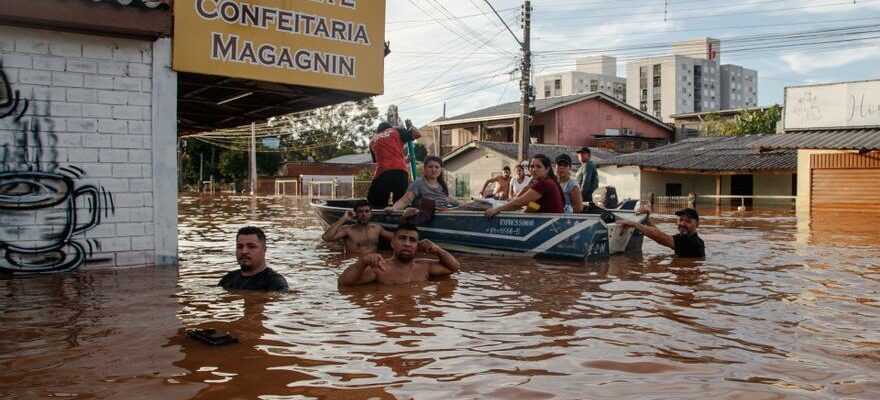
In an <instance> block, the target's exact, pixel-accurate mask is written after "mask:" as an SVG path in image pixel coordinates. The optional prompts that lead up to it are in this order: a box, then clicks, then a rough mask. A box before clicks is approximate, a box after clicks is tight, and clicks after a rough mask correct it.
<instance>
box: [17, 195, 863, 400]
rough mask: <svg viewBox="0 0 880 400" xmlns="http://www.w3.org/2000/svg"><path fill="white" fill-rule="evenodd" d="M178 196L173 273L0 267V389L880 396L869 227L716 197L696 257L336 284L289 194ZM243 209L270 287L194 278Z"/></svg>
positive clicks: (219, 271) (220, 395)
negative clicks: (256, 233)
mask: <svg viewBox="0 0 880 400" xmlns="http://www.w3.org/2000/svg"><path fill="white" fill-rule="evenodd" d="M180 210H181V216H180V251H181V257H182V258H183V261H182V262H181V267H180V271H179V276H178V272H177V271H174V270H169V269H162V268H159V269H142V270H131V271H117V272H87V271H80V272H77V273H75V274H71V275H66V276H48V277H32V278H24V279H19V278H16V279H12V280H0V295H3V298H4V302H3V308H4V312H3V316H2V317H0V323H2V326H3V327H4V333H5V334H4V335H2V336H0V397H9V398H44V397H69V398H83V399H85V398H90V399H91V398H99V399H117V398H163V399H187V398H197V399H239V398H240V399H253V398H263V399H310V398H315V399H339V398H350V399H368V398H375V399H392V398H417V399H426V398H427V399H431V398H436V399H452V398H455V399H458V398H502V399H523V398H525V399H549V398H560V399H570V398H590V399H605V398H614V399H621V398H633V399H636V398H640V399H641V398H708V397H718V398H731V399H732V398H749V399H751V398H755V399H765V398H766V399H770V398H773V399H775V398H807V399H810V398H812V399H825V398H854V399H876V398H880V383H878V381H880V380H878V373H877V372H876V371H878V370H880V319H878V316H880V309H878V308H880V304H878V301H880V244H878V243H880V233H878V230H876V229H865V228H864V226H865V225H866V222H865V221H864V220H859V221H850V222H849V225H845V227H841V228H840V229H838V227H836V226H835V221H836V222H837V223H838V225H839V224H841V223H843V221H841V220H840V219H829V220H828V221H826V222H816V223H815V224H814V226H812V227H810V226H807V227H806V228H805V227H804V226H799V225H798V224H797V220H796V219H795V218H794V217H793V216H791V215H790V214H786V213H779V212H765V213H747V214H741V213H736V212H722V213H720V214H716V215H714V216H713V215H706V216H704V218H703V224H702V227H701V236H702V237H703V238H704V239H705V240H706V243H707V253H708V255H709V257H708V259H707V260H705V261H694V260H679V259H674V258H672V257H670V255H669V254H670V251H668V250H667V249H664V248H661V247H660V246H658V245H656V244H654V243H650V242H648V241H646V243H645V247H644V252H643V254H641V255H637V256H615V257H612V258H611V259H609V260H606V261H602V262H597V263H587V264H584V263H571V262H553V261H546V260H531V259H497V258H486V257H477V256H462V257H461V260H462V265H463V267H462V272H461V273H459V274H456V275H454V276H453V277H452V279H445V280H439V281H430V282H422V283H413V284H407V285H400V286H389V287H377V286H366V287H357V288H351V289H345V290H339V289H338V288H337V287H336V277H337V276H338V274H339V273H341V271H342V270H343V269H344V268H345V267H346V266H348V265H349V264H350V263H351V262H352V260H349V259H346V258H345V257H344V256H341V255H340V251H341V247H340V246H338V245H335V244H330V245H328V244H323V243H321V242H320V235H321V233H322V230H321V228H320V225H319V224H318V222H317V220H315V219H314V217H313V216H312V213H311V211H310V210H309V209H308V206H307V205H306V204H304V203H301V202H299V201H297V200H290V199H286V200H275V199H267V198H260V199H257V201H256V202H252V200H251V199H250V198H246V197H240V198H208V197H204V198H202V197H192V196H184V197H182V198H181V199H180ZM659 222H660V223H659V226H660V227H661V228H662V229H664V230H666V231H672V230H673V229H674V226H673V224H672V222H673V220H672V218H659ZM878 222H880V221H878ZM246 223H254V224H257V225H260V226H263V227H264V228H266V230H267V233H268V235H269V246H270V247H269V252H268V258H269V260H270V263H271V265H272V267H273V268H275V269H276V270H278V271H279V272H281V273H282V274H284V275H285V276H286V277H287V279H288V281H289V282H290V284H291V288H292V291H291V292H290V293H284V294H273V293H243V292H227V291H224V290H222V289H219V288H217V287H215V286H214V285H215V284H216V282H217V281H218V280H219V278H220V277H221V276H222V275H223V273H224V272H225V271H227V270H229V269H232V268H234V267H235V266H234V263H233V261H234V256H233V244H234V239H233V236H234V232H235V231H236V230H237V229H238V228H239V227H240V226H242V225H244V224H246ZM874 226H880V225H876V224H875V225H874ZM855 227H862V228H859V229H856V228H855ZM850 228H852V229H850ZM805 229H806V230H805ZM841 232H844V233H841ZM192 328H216V329H221V330H225V331H229V332H230V333H232V334H233V335H234V336H236V337H237V338H239V339H240V341H241V343H240V344H237V345H230V346H224V347H209V346H206V345H203V344H201V343H198V342H195V341H192V340H191V339H188V338H187V337H186V336H185V334H184V332H185V330H186V329H192Z"/></svg>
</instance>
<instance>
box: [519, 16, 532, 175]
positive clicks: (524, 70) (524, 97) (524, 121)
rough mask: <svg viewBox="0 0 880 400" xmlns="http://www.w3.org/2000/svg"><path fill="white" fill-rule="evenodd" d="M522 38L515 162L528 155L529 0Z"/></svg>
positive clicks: (530, 17) (530, 53)
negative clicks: (517, 140) (517, 144)
mask: <svg viewBox="0 0 880 400" xmlns="http://www.w3.org/2000/svg"><path fill="white" fill-rule="evenodd" d="M523 3H524V4H523V14H522V16H523V40H522V42H520V48H521V50H522V63H521V69H520V74H521V76H520V80H519V89H520V92H521V93H520V102H519V105H520V110H519V146H518V147H519V151H518V152H517V157H518V158H519V159H518V160H517V162H520V161H522V160H526V159H528V157H529V136H530V135H529V120H530V119H531V116H530V115H529V105H530V100H531V99H530V96H531V84H530V77H529V69H530V68H531V58H532V52H531V50H530V49H529V47H530V46H529V40H530V39H529V28H530V25H531V22H532V4H531V1H529V0H525V1H524V2H523Z"/></svg>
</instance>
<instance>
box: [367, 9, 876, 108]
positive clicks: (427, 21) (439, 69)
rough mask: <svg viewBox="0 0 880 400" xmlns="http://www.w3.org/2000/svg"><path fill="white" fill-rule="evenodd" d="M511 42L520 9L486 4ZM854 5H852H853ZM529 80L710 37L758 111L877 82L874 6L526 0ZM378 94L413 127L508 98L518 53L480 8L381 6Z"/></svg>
mask: <svg viewBox="0 0 880 400" xmlns="http://www.w3.org/2000/svg"><path fill="white" fill-rule="evenodd" d="M490 2H491V3H492V5H493V6H494V7H495V9H496V10H497V11H498V12H499V14H501V16H502V17H503V18H504V20H505V21H507V23H508V25H509V26H510V28H511V29H513V32H514V33H515V34H516V36H517V37H518V38H520V39H522V24H521V20H520V7H521V6H522V3H523V2H522V1H521V0H520V1H516V0H490ZM854 3H855V4H854ZM532 8H533V10H534V11H533V13H532V33H531V36H532V40H531V47H532V52H533V57H532V63H533V67H532V75H533V76H534V75H535V74H544V73H548V72H559V71H566V70H574V69H575V59H576V58H578V57H583V56H589V55H599V54H603V55H610V56H615V57H617V58H618V65H617V74H618V76H625V75H626V74H625V70H626V61H627V60H632V59H636V58H643V57H646V56H653V55H662V54H668V53H669V52H670V48H669V45H670V44H671V43H672V42H675V41H679V40H684V39H690V38H697V37H704V36H710V37H713V38H717V39H721V63H722V64H738V65H742V66H744V67H746V68H751V69H755V70H757V71H758V82H759V83H758V103H759V105H771V104H774V103H782V101H783V88H784V87H785V86H795V85H804V84H810V83H823V82H837V81H854V80H865V79H878V78H880V0H856V1H853V0H740V1H735V2H734V1H730V0H668V6H664V1H663V0H629V1H626V0H533V1H532ZM385 15H386V25H385V26H386V33H385V38H386V40H388V41H390V42H391V54H390V55H388V57H386V58H385V94H384V95H382V96H379V97H377V98H376V105H377V106H378V107H379V109H380V111H381V112H383V113H384V112H385V110H386V109H387V107H388V105H389V104H397V105H398V106H399V108H400V115H401V116H402V117H404V118H411V119H412V120H413V121H414V122H415V123H416V124H417V125H423V124H425V123H428V122H430V121H431V120H433V119H435V118H437V117H440V116H441V115H442V113H443V103H444V102H445V103H446V115H447V116H454V115H458V114H462V113H466V112H470V111H474V110H478V109H481V108H485V107H490V106H494V105H496V104H499V103H504V102H510V101H518V99H519V84H518V80H517V79H518V73H514V70H516V69H518V66H519V45H518V44H517V42H516V41H515V39H514V38H513V36H512V35H511V33H510V32H508V31H507V29H506V28H505V27H504V25H503V24H502V23H501V21H500V20H499V19H498V17H497V16H495V14H493V13H492V12H491V10H490V9H489V7H488V5H487V4H486V2H485V0H387V2H386V13H385Z"/></svg>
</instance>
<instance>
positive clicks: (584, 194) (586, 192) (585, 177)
mask: <svg viewBox="0 0 880 400" xmlns="http://www.w3.org/2000/svg"><path fill="white" fill-rule="evenodd" d="M577 155H578V160H580V162H581V168H580V169H578V172H577V174H575V176H574V180H575V182H577V184H578V186H580V188H581V200H583V201H584V202H589V201H591V200H592V199H593V191H594V190H596V189H597V188H598V187H599V172H598V171H596V164H593V162H592V161H590V158H591V157H592V153H591V152H590V148H589V147H587V146H584V147H581V148H580V149H578V151H577Z"/></svg>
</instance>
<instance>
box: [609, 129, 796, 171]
mask: <svg viewBox="0 0 880 400" xmlns="http://www.w3.org/2000/svg"><path fill="white" fill-rule="evenodd" d="M766 136H773V135H748V136H721V137H697V138H690V139H685V140H682V141H680V142H677V143H673V144H669V145H666V146H661V147H657V148H654V149H651V150H647V151H642V152H638V153H631V154H623V155H620V156H617V157H614V158H611V159H608V160H604V161H601V162H597V164H598V165H618V166H623V165H637V166H640V167H653V168H658V169H676V170H699V171H751V170H770V169H774V170H778V169H796V168H797V151H796V150H790V149H783V150H771V151H760V150H759V149H758V148H757V147H754V146H752V144H753V143H756V142H758V141H759V140H761V139H763V138H765V137H766Z"/></svg>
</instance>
